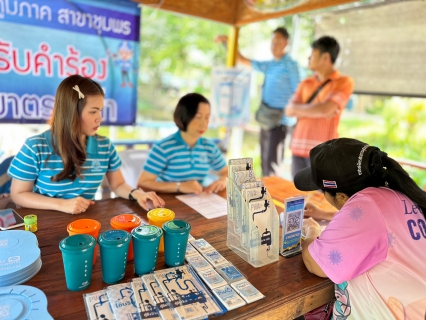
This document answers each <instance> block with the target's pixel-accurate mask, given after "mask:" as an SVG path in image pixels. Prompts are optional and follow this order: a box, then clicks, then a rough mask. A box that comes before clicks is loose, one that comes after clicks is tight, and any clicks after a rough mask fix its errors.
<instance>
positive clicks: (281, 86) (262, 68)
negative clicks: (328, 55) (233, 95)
mask: <svg viewBox="0 0 426 320" xmlns="http://www.w3.org/2000/svg"><path fill="white" fill-rule="evenodd" d="M250 62H251V66H252V68H253V69H254V70H256V71H259V72H262V73H264V74H265V81H264V84H263V87H262V101H263V102H264V103H266V104H267V105H268V106H269V107H271V108H276V109H282V110H283V109H284V108H285V106H286V105H287V104H288V102H289V101H290V98H291V97H292V96H293V94H294V92H296V89H297V86H298V85H299V82H300V74H299V66H298V64H297V62H296V61H294V60H293V59H291V58H290V56H289V54H286V55H284V57H282V58H281V59H280V60H278V61H276V60H269V61H255V60H251V61H250ZM281 123H282V124H285V125H294V124H295V123H296V120H295V118H289V117H285V116H283V118H282V119H281Z"/></svg>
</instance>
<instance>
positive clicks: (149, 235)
mask: <svg viewBox="0 0 426 320" xmlns="http://www.w3.org/2000/svg"><path fill="white" fill-rule="evenodd" d="M162 235H163V230H161V229H160V228H159V227H156V226H151V225H143V226H139V227H136V228H134V229H133V230H132V236H133V237H135V238H137V239H154V238H158V237H161V236H162Z"/></svg>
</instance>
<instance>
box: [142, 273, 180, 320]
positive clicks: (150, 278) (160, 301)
mask: <svg viewBox="0 0 426 320" xmlns="http://www.w3.org/2000/svg"><path fill="white" fill-rule="evenodd" d="M142 282H143V283H144V284H145V288H146V289H147V290H148V293H149V295H150V297H151V301H153V303H154V305H155V307H157V310H158V312H159V313H160V316H161V318H162V319H163V320H178V319H180V318H179V316H178V314H177V313H176V311H175V309H174V308H173V307H172V304H171V302H170V300H169V298H168V295H166V294H165V293H164V292H163V290H162V289H161V287H160V284H159V283H158V281H157V279H156V278H155V277H154V274H153V273H151V274H145V275H143V276H142Z"/></svg>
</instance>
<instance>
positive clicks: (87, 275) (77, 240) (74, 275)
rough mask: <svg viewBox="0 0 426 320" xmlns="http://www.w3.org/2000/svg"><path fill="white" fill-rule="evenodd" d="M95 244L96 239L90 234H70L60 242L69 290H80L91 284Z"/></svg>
mask: <svg viewBox="0 0 426 320" xmlns="http://www.w3.org/2000/svg"><path fill="white" fill-rule="evenodd" d="M95 246H96V239H95V238H94V237H92V236H91V235H88V234H76V235H73V236H69V237H66V238H65V239H62V241H61V242H60V243H59V249H60V250H61V251H62V260H63V262H64V271H65V280H66V282H67V288H68V289H69V290H71V291H80V290H84V289H86V288H88V287H89V286H90V282H91V281H92V267H93V254H94V250H95Z"/></svg>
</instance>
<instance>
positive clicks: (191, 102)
mask: <svg viewBox="0 0 426 320" xmlns="http://www.w3.org/2000/svg"><path fill="white" fill-rule="evenodd" d="M209 118H210V103H209V101H208V100H207V99H206V98H205V97H204V96H202V95H201V94H198V93H190V94H187V95H185V96H183V97H182V98H181V99H180V100H179V102H178V104H177V106H176V109H175V112H174V121H175V123H176V125H177V127H178V128H179V130H178V131H177V132H176V133H175V134H172V135H171V136H169V137H167V138H165V139H163V140H161V141H159V142H157V143H156V144H154V146H153V148H152V149H151V151H150V154H149V156H148V160H147V162H146V164H145V166H144V168H143V169H144V170H143V171H142V173H141V175H140V176H139V181H138V185H139V186H141V187H147V188H150V189H151V190H155V191H161V192H181V193H195V194H200V193H201V192H203V191H204V192H206V193H212V192H215V193H216V192H219V191H222V190H224V189H225V186H226V177H227V176H228V167H227V166H226V162H225V159H224V158H223V156H222V153H221V152H220V150H219V148H218V147H217V146H216V145H215V144H214V142H213V141H211V140H209V139H206V138H203V137H202V135H203V134H204V132H206V130H207V128H208V125H209ZM210 170H214V171H216V172H217V173H218V180H216V181H214V182H213V183H208V185H204V186H203V184H205V181H206V178H207V177H208V175H209V172H210Z"/></svg>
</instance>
